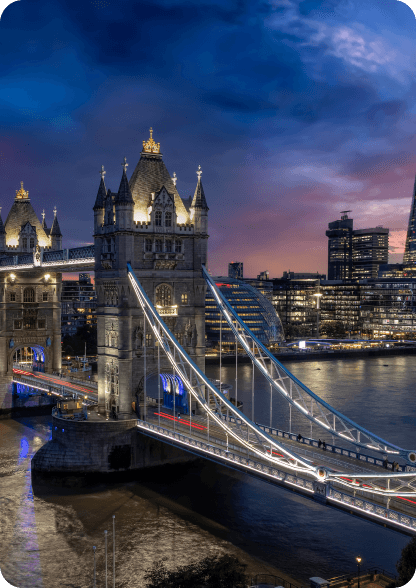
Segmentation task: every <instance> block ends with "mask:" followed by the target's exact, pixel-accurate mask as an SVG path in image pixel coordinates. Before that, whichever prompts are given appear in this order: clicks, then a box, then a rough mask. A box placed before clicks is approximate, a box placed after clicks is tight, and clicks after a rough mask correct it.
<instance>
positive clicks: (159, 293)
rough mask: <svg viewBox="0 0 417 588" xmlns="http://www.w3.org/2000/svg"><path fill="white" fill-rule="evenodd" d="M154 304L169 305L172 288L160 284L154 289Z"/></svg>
mask: <svg viewBox="0 0 417 588" xmlns="http://www.w3.org/2000/svg"><path fill="white" fill-rule="evenodd" d="M155 299H156V304H157V305H159V306H171V304H172V290H171V288H170V287H169V286H167V285H166V284H161V285H160V286H158V287H157V288H156V290H155Z"/></svg>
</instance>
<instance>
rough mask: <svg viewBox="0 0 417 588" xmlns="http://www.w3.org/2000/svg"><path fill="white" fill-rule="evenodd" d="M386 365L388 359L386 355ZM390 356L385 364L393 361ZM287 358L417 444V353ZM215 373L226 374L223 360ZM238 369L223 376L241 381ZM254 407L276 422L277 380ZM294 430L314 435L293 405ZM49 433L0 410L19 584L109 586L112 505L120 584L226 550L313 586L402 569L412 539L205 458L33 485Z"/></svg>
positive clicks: (346, 405)
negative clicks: (112, 479) (158, 567)
mask: <svg viewBox="0 0 417 588" xmlns="http://www.w3.org/2000/svg"><path fill="white" fill-rule="evenodd" d="M384 364H385V365H384ZM386 364H388V365H386ZM286 367H287V368H288V369H290V371H292V372H293V373H294V375H296V376H297V378H298V379H299V380H301V381H302V382H304V383H305V384H306V385H307V386H309V387H310V388H311V389H312V390H313V391H314V392H316V393H317V394H319V395H320V396H321V397H322V398H324V399H325V400H326V401H328V402H329V403H330V404H332V405H333V406H335V407H336V408H337V409H339V410H340V411H341V412H343V413H344V414H346V415H347V416H349V417H351V418H352V419H354V420H356V421H357V422H359V423H360V424H362V425H363V426H365V427H366V428H368V429H370V430H371V431H374V432H376V433H377V434H378V435H380V436H382V437H384V438H386V439H388V440H390V441H392V442H394V443H396V444H398V445H400V446H402V447H406V448H412V447H414V446H415V359H414V358H413V357H412V356H404V357H401V356H396V357H392V358H386V357H385V358H365V359H356V360H352V359H349V360H346V359H344V360H331V361H323V362H294V363H292V364H290V363H287V364H286ZM206 371H207V374H208V375H209V376H210V377H213V378H218V377H219V370H218V367H217V366H208V368H207V370H206ZM234 378H235V368H234V366H226V367H224V368H223V370H222V379H223V380H224V381H229V382H230V383H231V384H234ZM238 378H239V400H242V401H243V403H244V405H243V410H244V412H245V413H246V414H248V415H251V411H252V404H251V382H252V368H251V366H250V365H240V366H239V368H238ZM255 389H256V397H255V418H256V420H257V421H258V422H264V423H265V424H268V423H269V394H270V388H269V385H266V384H264V383H263V382H261V379H260V377H259V376H258V375H257V374H256V373H255ZM273 408H274V422H273V424H274V426H279V427H283V428H285V429H287V428H288V417H289V415H288V408H286V407H284V406H283V405H281V404H280V401H279V400H278V399H275V398H274V399H273ZM292 426H293V430H295V431H296V432H298V431H299V430H300V431H301V432H302V433H305V434H307V432H308V430H309V428H308V429H306V430H304V429H303V427H302V424H301V421H300V420H298V419H297V417H296V415H294V414H293V415H292ZM50 436H51V418H50V417H31V418H22V419H17V420H2V421H0V455H1V460H0V507H1V511H0V512H1V520H0V568H1V571H2V574H3V576H4V577H5V578H6V579H7V580H8V581H9V582H10V583H11V584H12V585H15V586H18V587H20V588H26V587H35V588H38V587H39V588H41V587H42V588H49V587H51V588H52V587H53V588H55V587H60V588H61V587H63V588H65V587H68V588H70V587H71V588H75V587H76V588H84V587H91V586H92V585H93V584H92V578H93V549H92V547H93V545H95V546H97V551H96V554H97V555H96V557H97V587H101V586H104V530H105V529H108V531H109V586H111V585H112V583H111V549H112V540H111V529H112V527H111V525H112V515H113V514H114V515H115V516H116V518H115V521H116V560H117V580H116V586H117V587H118V588H127V587H129V588H135V587H136V586H137V587H140V586H143V585H144V581H143V573H144V570H146V569H148V568H149V567H150V566H151V565H152V562H153V561H156V560H159V559H161V558H162V557H166V558H167V564H168V565H170V566H171V565H172V566H175V565H182V564H185V563H188V562H189V561H190V560H193V559H199V558H201V557H203V556H205V555H207V554H223V553H230V554H233V555H236V556H237V557H239V559H240V560H241V561H242V562H244V563H246V564H247V565H248V571H250V572H252V573H275V574H276V575H281V576H283V575H285V577H290V578H293V579H294V580H295V581H296V583H297V582H298V585H299V586H308V585H309V582H308V578H309V577H311V576H321V577H324V578H328V577H332V576H336V575H340V574H344V573H348V572H354V571H355V569H356V562H355V557H356V556H357V555H360V556H361V557H362V560H363V566H364V568H367V567H372V566H379V567H382V568H384V569H386V570H388V571H392V572H394V573H395V563H396V561H397V560H398V558H399V557H400V553H401V549H402V548H403V547H404V546H405V545H406V544H407V543H408V541H409V538H408V537H406V536H404V535H402V534H400V533H397V532H395V531H392V530H389V529H384V528H383V527H380V526H378V525H376V524H374V523H371V522H368V521H364V520H361V519H358V518H355V517H353V516H351V515H349V514H346V513H343V512H340V511H338V510H336V509H332V508H329V507H325V506H322V505H320V504H318V503H315V502H313V501H311V500H308V499H306V498H303V497H301V496H297V495H295V494H293V493H291V492H289V491H287V490H284V489H281V488H276V487H273V486H270V485H268V484H266V483H264V482H262V481H259V480H254V479H252V478H250V477H246V476H244V475H243V474H240V473H237V472H233V471H231V470H228V469H226V468H224V467H220V466H217V465H215V464H212V463H210V462H204V461H203V460H198V461H196V462H192V463H189V464H182V465H180V466H164V467H160V468H154V469H152V470H146V471H143V472H140V473H138V475H137V480H136V481H135V482H130V483H126V484H122V485H117V484H107V485H104V484H101V485H97V486H95V487H91V488H88V489H86V488H83V489H80V490H76V489H69V488H68V489H65V488H61V489H58V488H56V487H54V488H52V487H50V488H49V489H48V488H44V489H43V490H42V491H40V492H38V493H37V494H36V495H34V494H33V492H32V487H31V478H30V459H31V456H32V455H33V454H34V452H35V451H36V450H37V449H39V447H41V446H42V444H43V443H45V442H46V441H47V440H48V439H49V438H50Z"/></svg>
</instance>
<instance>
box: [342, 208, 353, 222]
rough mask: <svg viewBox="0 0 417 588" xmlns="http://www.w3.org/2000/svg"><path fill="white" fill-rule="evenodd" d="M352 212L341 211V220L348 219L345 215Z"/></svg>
mask: <svg viewBox="0 0 417 588" xmlns="http://www.w3.org/2000/svg"><path fill="white" fill-rule="evenodd" d="M348 212H352V211H351V210H341V211H340V214H341V215H342V220H346V219H347V218H348V215H347V213H348Z"/></svg>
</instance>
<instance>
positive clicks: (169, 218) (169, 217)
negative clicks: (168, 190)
mask: <svg viewBox="0 0 417 588" xmlns="http://www.w3.org/2000/svg"><path fill="white" fill-rule="evenodd" d="M171 223H172V212H166V213H165V226H166V227H170V226H171Z"/></svg>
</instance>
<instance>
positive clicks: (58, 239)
mask: <svg viewBox="0 0 417 588" xmlns="http://www.w3.org/2000/svg"><path fill="white" fill-rule="evenodd" d="M49 234H50V235H51V249H52V250H53V251H59V250H60V249H62V233H61V229H60V228H59V223H58V217H57V215H56V206H55V208H54V220H53V222H52V227H51V230H50V232H49Z"/></svg>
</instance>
